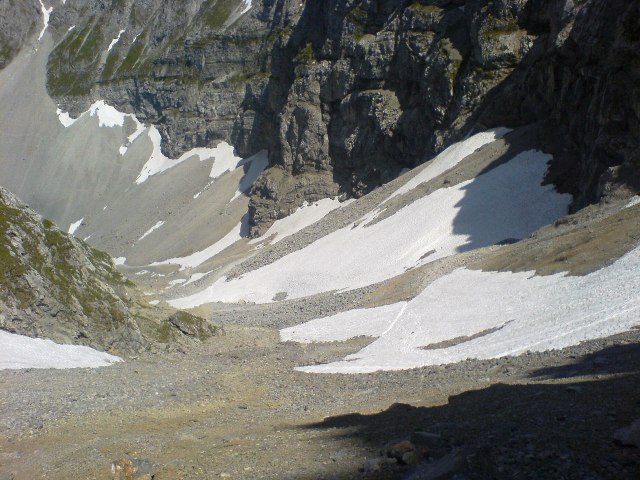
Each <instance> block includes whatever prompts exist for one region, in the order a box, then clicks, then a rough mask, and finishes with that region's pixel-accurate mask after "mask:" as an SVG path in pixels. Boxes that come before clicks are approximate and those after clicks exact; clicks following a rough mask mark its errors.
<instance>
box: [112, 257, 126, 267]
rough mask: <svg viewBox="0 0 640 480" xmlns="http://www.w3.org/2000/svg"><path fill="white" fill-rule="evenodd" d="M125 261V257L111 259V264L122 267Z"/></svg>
mask: <svg viewBox="0 0 640 480" xmlns="http://www.w3.org/2000/svg"><path fill="white" fill-rule="evenodd" d="M126 261H127V258H126V257H118V258H114V259H113V263H115V264H116V265H124V263H125V262H126Z"/></svg>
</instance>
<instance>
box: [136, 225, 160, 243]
mask: <svg viewBox="0 0 640 480" xmlns="http://www.w3.org/2000/svg"><path fill="white" fill-rule="evenodd" d="M162 225H164V220H160V221H159V222H158V223H156V224H155V225H154V226H153V227H151V228H150V229H149V230H147V231H146V232H144V233H143V234H142V236H141V237H140V238H139V239H138V240H136V242H139V241H141V240H143V239H145V238H146V237H148V236H149V235H151V234H152V233H153V232H154V231H156V230H157V229H159V228H160V227H161V226H162Z"/></svg>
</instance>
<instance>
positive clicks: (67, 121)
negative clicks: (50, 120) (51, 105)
mask: <svg viewBox="0 0 640 480" xmlns="http://www.w3.org/2000/svg"><path fill="white" fill-rule="evenodd" d="M56 115H58V120H60V123H61V124H62V125H63V126H64V127H65V128H67V127H70V126H71V125H73V124H74V123H75V122H76V120H78V119H77V118H71V116H70V115H69V114H68V113H67V112H63V111H62V110H60V108H58V109H56Z"/></svg>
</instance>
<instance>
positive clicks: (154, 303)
mask: <svg viewBox="0 0 640 480" xmlns="http://www.w3.org/2000/svg"><path fill="white" fill-rule="evenodd" d="M159 303H160V300H151V301H150V302H149V305H154V306H155V305H158V304H159Z"/></svg>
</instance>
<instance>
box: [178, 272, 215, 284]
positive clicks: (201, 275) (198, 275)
mask: <svg viewBox="0 0 640 480" xmlns="http://www.w3.org/2000/svg"><path fill="white" fill-rule="evenodd" d="M210 273H213V270H210V271H208V272H204V273H200V272H199V273H194V274H193V275H191V276H190V277H189V281H188V282H187V283H185V284H184V286H186V285H189V284H190V283H193V282H197V281H198V280H200V279H201V278H204V277H206V276H207V275H209V274H210Z"/></svg>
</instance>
